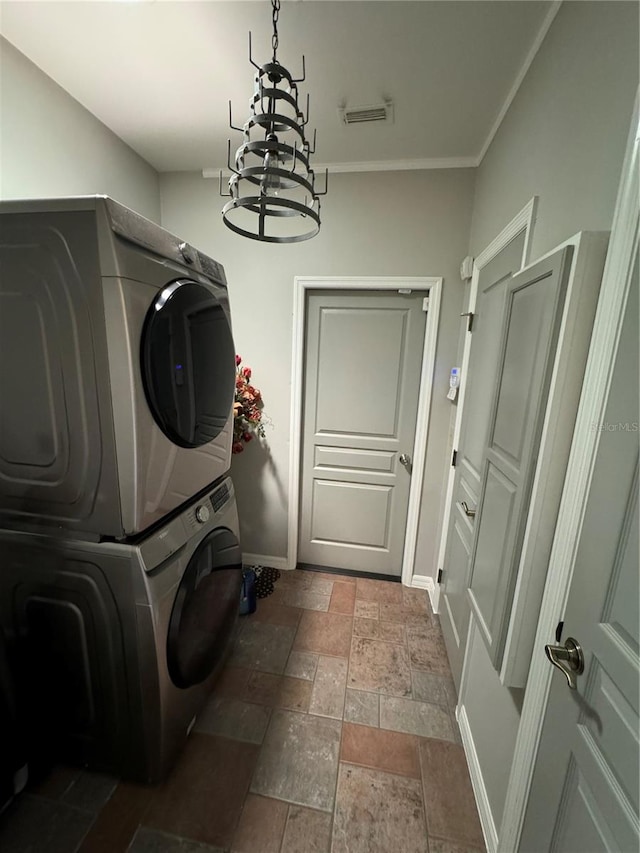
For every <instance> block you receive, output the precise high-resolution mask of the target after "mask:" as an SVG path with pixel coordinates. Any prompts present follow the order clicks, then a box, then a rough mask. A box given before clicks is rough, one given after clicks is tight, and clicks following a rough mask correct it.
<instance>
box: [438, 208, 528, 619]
mask: <svg viewBox="0 0 640 853" xmlns="http://www.w3.org/2000/svg"><path fill="white" fill-rule="evenodd" d="M537 207H538V196H533V198H532V199H531V200H530V201H529V202H527V204H526V205H525V206H524V207H523V208H522V210H521V211H520V212H519V213H517V214H516V215H515V216H514V217H513V219H512V220H511V222H509V224H508V225H506V226H505V227H504V228H503V229H502V231H501V232H500V233H499V234H498V236H497V237H495V238H494V239H493V240H492V241H491V243H489V245H488V246H487V248H486V249H483V251H482V252H480V254H479V255H478V257H477V258H474V261H473V273H472V276H471V287H470V290H469V303H468V307H467V309H466V310H467V311H469V312H471V313H473V312H474V311H475V309H476V299H477V295H478V280H479V278H480V270H482V269H484V267H486V266H487V264H488V263H489V262H490V261H492V260H493V259H494V258H495V257H496V255H499V254H500V252H501V251H502V250H503V249H504V248H505V247H506V246H508V245H509V243H510V242H511V241H512V240H513V239H515V237H517V236H518V234H520V233H521V232H522V231H524V232H525V241H524V248H523V250H522V261H521V264H520V268H521V269H522V267H524V266H526V265H527V262H528V260H529V254H530V251H531V236H532V235H531V232H532V229H533V223H534V222H535V219H536V210H537ZM470 353H471V334H470V333H469V332H467V334H466V335H465V338H464V350H463V353H462V365H461V367H460V374H461V379H460V388H459V391H458V406H457V409H456V420H455V425H454V428H453V442H452V449H457V447H458V444H459V442H460V431H461V429H462V413H463V412H464V398H465V392H466V387H467V373H468V370H469V357H470ZM455 478H456V469H455V468H454V467H453V466H451V468H450V469H449V479H448V480H447V491H446V495H445V499H444V513H443V517H442V528H441V533H440V547H439V549H438V562H437V567H438V568H440V569H441V568H442V567H443V565H444V555H445V551H446V548H447V535H448V533H449V518H450V516H451V498H452V497H453V485H454V481H455ZM431 606H432V608H433V612H434V613H438V612H439V610H440V585H439V584H437V583H436V584H435V588H434V591H433V593H432V594H431Z"/></svg>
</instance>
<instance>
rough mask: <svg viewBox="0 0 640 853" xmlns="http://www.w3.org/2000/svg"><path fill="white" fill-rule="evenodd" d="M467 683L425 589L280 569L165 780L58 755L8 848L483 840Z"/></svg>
mask: <svg viewBox="0 0 640 853" xmlns="http://www.w3.org/2000/svg"><path fill="white" fill-rule="evenodd" d="M455 704H456V695H455V689H454V686H453V682H452V680H451V674H450V671H449V666H448V662H447V657H446V652H445V650H444V643H443V640H442V634H441V632H440V626H439V623H438V619H437V617H434V616H433V614H432V613H431V611H430V608H429V603H428V598H427V595H426V593H425V592H423V591H421V590H414V589H407V588H404V587H402V586H400V584H394V583H387V582H384V581H376V580H363V579H357V580H356V579H355V578H350V577H346V576H344V575H330V574H320V573H313V572H300V571H298V572H291V573H283V574H282V577H281V579H280V580H279V581H278V583H277V584H276V590H275V592H274V594H273V595H272V596H270V597H269V598H267V599H264V600H261V601H258V610H257V612H256V613H255V614H252V615H251V616H248V617H242V619H241V623H240V627H239V632H238V636H237V640H236V643H235V647H234V649H233V651H232V653H231V655H230V657H229V660H228V663H227V666H226V668H225V670H224V671H223V673H222V674H221V677H220V679H219V681H218V684H217V687H216V689H215V691H214V694H213V695H212V697H211V700H210V701H209V703H208V705H207V707H206V708H205V709H204V710H203V712H202V713H201V714H200V716H199V718H198V721H197V723H196V726H195V728H194V731H193V732H192V734H191V736H190V738H189V740H188V742H187V744H186V746H185V749H184V752H183V753H182V755H181V757H180V759H179V761H178V764H177V766H176V767H175V768H174V770H173V772H172V774H171V776H170V777H169V778H168V779H167V780H166V781H165V782H164V783H163V784H162V785H160V786H157V787H148V786H144V785H135V784H132V783H128V782H118V781H117V780H116V779H112V778H110V777H108V776H105V775H102V774H98V773H89V772H87V771H80V770H74V769H71V768H66V767H59V768H56V769H55V770H54V771H53V772H52V773H51V775H50V776H49V778H48V779H46V780H45V781H44V782H43V783H41V784H40V785H39V786H38V787H37V788H33V789H31V790H29V792H28V793H25V794H23V795H22V796H21V797H19V798H18V799H17V800H16V801H15V802H14V803H13V804H12V806H11V807H10V808H9V809H8V811H7V813H6V814H5V815H3V816H2V817H1V818H0V849H1V850H2V851H3V853H40V851H43V853H44V852H45V851H46V853H124V851H131V853H221V851H225V853H482V851H484V844H483V839H482V831H481V829H480V824H479V821H478V815H477V812H476V807H475V802H474V799H473V793H472V790H471V783H470V781H469V774H468V770H467V765H466V761H465V757H464V752H463V749H462V746H461V745H460V736H459V732H458V728H457V724H456V721H455V717H454V707H455Z"/></svg>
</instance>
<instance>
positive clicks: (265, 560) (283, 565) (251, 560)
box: [242, 554, 289, 572]
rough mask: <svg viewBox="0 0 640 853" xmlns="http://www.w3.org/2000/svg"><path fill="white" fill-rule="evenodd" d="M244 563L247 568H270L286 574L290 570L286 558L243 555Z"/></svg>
mask: <svg viewBox="0 0 640 853" xmlns="http://www.w3.org/2000/svg"><path fill="white" fill-rule="evenodd" d="M242 562H243V564H244V565H245V566H269V567H270V568H272V569H279V570H280V571H285V572H286V571H288V569H289V563H288V561H287V558H286V557H269V556H267V555H266V554H243V555H242Z"/></svg>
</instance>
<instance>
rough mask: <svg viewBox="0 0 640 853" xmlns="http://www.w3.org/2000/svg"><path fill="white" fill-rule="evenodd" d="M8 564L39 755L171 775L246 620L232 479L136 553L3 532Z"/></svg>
mask: <svg viewBox="0 0 640 853" xmlns="http://www.w3.org/2000/svg"><path fill="white" fill-rule="evenodd" d="M0 566H2V571H1V572H0V631H2V632H4V635H5V637H6V640H7V651H8V655H9V659H10V662H11V665H12V671H13V673H14V678H15V680H16V693H17V696H18V702H19V704H20V719H21V722H22V728H23V731H24V732H25V733H26V738H25V739H26V743H27V747H28V750H27V751H28V754H29V756H30V757H33V756H36V758H37V759H40V760H41V759H42V757H43V755H48V756H50V758H51V759H52V760H54V761H55V760H57V761H64V762H70V763H79V764H82V765H88V766H89V767H91V768H94V769H97V770H105V771H109V772H111V773H115V774H117V775H119V776H122V777H123V778H127V779H133V780H137V781H141V782H157V781H159V780H161V779H162V778H163V777H164V776H166V774H167V772H168V771H169V770H170V768H171V766H172V764H173V762H174V761H175V759H176V757H177V755H178V753H179V751H180V749H181V747H182V745H183V743H184V741H185V739H186V737H187V735H188V733H189V731H190V728H191V726H192V725H193V722H194V720H195V718H196V716H197V714H198V712H199V711H200V710H201V708H202V706H203V705H204V703H205V702H206V700H207V697H208V696H209V694H210V692H211V689H212V686H213V684H214V681H215V678H216V677H217V675H218V672H219V669H220V667H221V665H222V664H223V662H224V657H225V653H226V651H227V649H228V647H229V644H230V642H231V639H232V636H233V632H234V627H235V625H236V620H237V617H238V610H239V604H240V589H241V585H242V565H241V553H240V546H239V542H238V514H237V510H236V502H235V496H234V491H233V484H232V482H231V479H230V478H225V479H224V480H222V482H221V483H220V484H219V485H218V486H216V487H215V489H212V490H211V491H206V492H204V493H202V494H201V495H199V496H198V497H197V499H196V500H195V501H194V502H192V503H190V504H189V505H188V506H187V507H186V508H185V509H184V510H183V511H182V512H181V513H180V514H178V515H176V516H175V517H174V518H173V519H172V520H171V521H169V522H168V523H166V524H163V525H161V526H159V527H156V528H155V530H154V531H153V532H152V533H150V534H149V535H148V536H143V537H141V538H140V540H139V541H138V542H137V543H135V544H133V543H120V542H97V543H90V542H86V541H72V540H69V539H68V538H65V539H57V538H53V537H52V536H50V535H46V534H37V535H36V534H33V533H28V532H25V531H16V530H13V531H0Z"/></svg>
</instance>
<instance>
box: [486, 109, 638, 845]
mask: <svg viewBox="0 0 640 853" xmlns="http://www.w3.org/2000/svg"><path fill="white" fill-rule="evenodd" d="M638 130H639V126H638V99H637V98H636V105H635V111H634V119H633V123H632V126H631V135H630V138H629V141H628V144H627V153H626V156H625V161H624V165H623V169H622V177H621V182H620V188H619V191H618V199H617V202H616V209H615V214H614V219H613V225H612V231H611V241H610V244H609V252H608V255H607V260H606V263H605V269H604V274H603V277H602V287H601V289H600V299H599V302H598V308H597V312H596V319H595V323H594V328H593V335H592V338H591V348H590V351H589V357H588V360H587V366H586V370H585V375H584V382H583V392H582V397H581V400H580V406H579V409H578V415H577V418H576V426H575V432H574V437H573V444H572V447H571V453H570V456H569V464H568V466H567V475H566V479H565V485H564V490H563V493H562V501H561V504H560V509H559V512H558V521H557V525H556V529H557V530H558V531H562V535H558V536H556V537H555V539H554V542H553V547H552V551H551V556H550V560H549V572H548V576H547V584H546V588H545V593H544V598H543V600H542V605H541V608H540V619H539V622H538V631H537V634H536V640H535V648H536V649H542V647H543V645H544V644H545V643H547V642H549V641H550V640H551V641H552V639H553V636H554V631H555V627H556V625H557V623H558V621H559V620H560V619H562V616H563V613H564V610H565V607H566V603H567V599H568V595H569V588H570V584H571V576H572V571H573V565H574V561H575V555H576V551H577V548H578V544H579V539H580V533H581V527H582V521H583V517H584V510H585V506H586V502H587V498H588V494H589V488H590V484H591V478H592V474H593V468H594V464H595V458H596V453H597V449H598V443H599V436H600V434H599V433H598V431H597V430H593V429H592V425H593V424H594V423H598V422H599V421H600V420H602V415H603V412H604V408H605V406H606V402H607V397H608V391H609V386H610V383H611V374H612V370H613V363H614V358H615V353H616V349H617V346H618V341H619V337H620V330H621V326H622V319H623V316H624V309H625V305H626V302H627V296H628V292H629V286H630V278H631V272H632V269H633V263H634V260H635V253H636V252H637V249H638V226H639V219H640V217H639V212H638V194H639V191H640V181H639V178H638V168H639V165H640V162H639V159H640V158H639V152H638V144H639V141H638ZM551 674H552V668H551V667H550V666H549V664H548V662H547V661H546V659H545V657H544V655H542V654H538V655H534V657H533V660H532V662H531V669H530V672H529V679H528V682H527V689H526V692H525V697H524V704H523V707H522V716H521V721H520V727H519V729H518V737H517V740H516V745H515V751H514V757H513V764H512V766H511V774H510V777H509V785H508V788H507V799H506V802H505V807H504V817H503V821H502V826H501V828H500V847H499V850H500V851H503V853H511V851H513V850H516V849H517V848H518V845H519V841H520V835H521V832H522V826H523V823H524V816H525V810H526V806H527V800H528V797H529V790H530V787H531V780H532V777H533V770H534V765H535V757H536V754H537V751H538V745H539V743H540V738H541V736H542V726H543V721H544V716H545V711H546V706H547V701H548V698H549V688H550V684H551Z"/></svg>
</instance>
